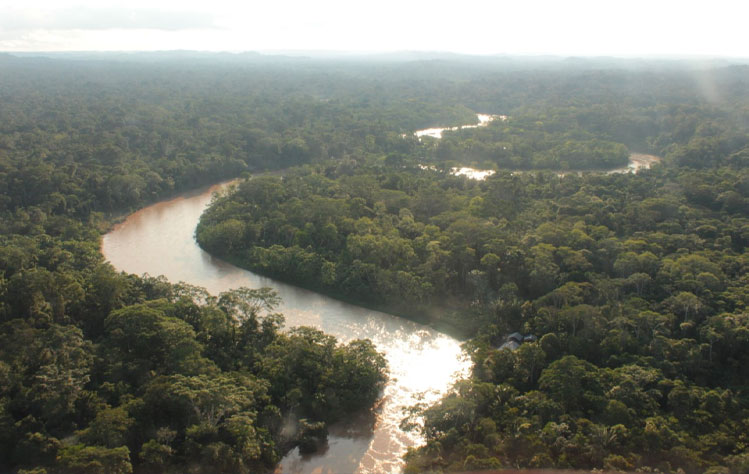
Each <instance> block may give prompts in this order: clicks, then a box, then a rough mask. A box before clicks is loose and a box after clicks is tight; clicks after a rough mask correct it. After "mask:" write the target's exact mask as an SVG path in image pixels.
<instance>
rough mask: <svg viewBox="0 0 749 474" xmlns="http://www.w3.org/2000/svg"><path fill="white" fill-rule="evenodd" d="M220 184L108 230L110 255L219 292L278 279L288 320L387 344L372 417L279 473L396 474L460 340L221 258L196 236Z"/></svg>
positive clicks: (337, 432) (134, 267) (294, 458)
mask: <svg viewBox="0 0 749 474" xmlns="http://www.w3.org/2000/svg"><path fill="white" fill-rule="evenodd" d="M224 187H226V184H223V185H216V186H213V187H210V188H207V189H203V190H201V191H198V192H194V193H190V194H185V195H182V196H180V197H177V198H175V199H171V200H168V201H163V202H159V203H157V204H154V205H152V206H149V207H146V208H144V209H141V210H140V211H138V212H136V213H134V214H132V215H130V216H129V217H128V218H127V219H126V220H125V221H123V222H122V223H120V224H118V225H117V226H115V227H114V229H113V230H112V231H111V232H110V233H108V234H106V235H105V236H104V239H103V242H102V253H103V254H104V257H105V258H106V259H107V260H109V262H111V264H112V265H114V267H115V268H116V269H117V270H122V271H125V272H129V273H135V274H139V275H140V274H143V273H148V274H150V275H153V276H157V275H164V276H166V277H167V278H168V279H169V280H170V281H172V282H175V283H176V282H179V281H184V282H187V283H190V284H193V285H198V286H202V287H204V288H206V289H207V290H208V291H209V292H211V293H212V294H218V293H220V292H222V291H226V290H229V289H231V288H237V287H240V286H246V287H251V288H259V287H264V286H267V287H271V288H274V289H275V290H277V291H278V294H279V295H280V296H281V298H282V299H283V303H282V306H281V307H280V308H279V310H280V312H282V313H283V314H284V315H285V316H286V327H294V326H314V327H317V328H319V329H321V330H323V331H325V332H326V333H328V334H331V335H333V336H335V337H337V338H338V339H339V340H340V341H343V342H345V341H349V340H351V339H356V338H369V339H371V340H372V341H373V342H374V343H375V345H376V346H377V349H378V350H380V351H382V352H384V353H385V355H386V357H387V360H388V363H389V366H390V382H389V383H388V385H387V387H386V388H385V393H384V398H383V403H382V405H381V407H380V409H379V411H378V413H377V416H376V417H374V418H372V419H366V418H365V419H358V420H351V421H350V422H349V423H348V424H347V425H346V424H341V425H338V426H335V427H333V428H332V429H331V434H330V438H329V443H328V448H327V450H326V451H325V452H323V453H319V454H315V455H311V456H300V455H299V453H298V452H297V451H292V452H291V453H289V454H288V455H287V456H286V457H285V458H284V459H283V460H282V462H281V464H280V466H279V467H278V470H277V472H279V473H284V474H286V473H289V474H336V473H340V474H352V473H372V474H375V473H377V474H385V473H397V472H400V470H401V468H402V461H401V456H402V455H403V454H404V453H405V451H406V449H407V448H408V447H410V446H415V445H417V444H419V443H420V442H421V438H420V437H419V436H418V435H417V434H416V433H414V432H403V431H401V430H400V429H399V423H400V421H401V419H402V418H403V412H402V410H403V408H404V407H408V406H411V405H413V404H415V403H417V402H431V401H435V400H437V399H438V398H439V397H440V396H441V395H442V394H443V393H445V391H446V390H447V389H448V388H449V387H450V385H451V383H452V382H453V381H454V380H455V379H456V377H457V376H459V374H462V373H465V372H466V371H467V370H468V366H469V363H468V361H467V360H465V359H463V358H462V354H461V351H460V346H459V342H458V341H457V340H455V339H453V338H452V337H450V336H447V335H445V334H441V333H439V332H437V331H435V330H433V329H431V328H428V327H426V326H422V325H420V324H416V323H414V322H411V321H408V320H405V319H402V318H398V317H396V316H392V315H389V314H385V313H380V312H377V311H372V310H368V309H364V308H360V307H358V306H353V305H350V304H346V303H342V302H340V301H337V300H335V299H332V298H329V297H326V296H323V295H320V294H317V293H314V292H312V291H308V290H304V289H300V288H297V287H294V286H291V285H287V284H284V283H281V282H279V281H276V280H273V279H271V278H265V277H262V276H259V275H256V274H254V273H252V272H249V271H246V270H242V269H240V268H237V267H235V266H233V265H231V264H228V263H226V262H223V261H222V260H220V259H217V258H214V257H212V256H211V255H209V254H207V253H206V252H204V251H202V250H201V249H200V248H199V247H198V245H197V244H196V243H195V239H194V231H195V227H196V226H197V223H198V219H199V217H200V214H201V213H202V212H203V210H204V209H205V207H206V206H207V205H208V203H209V202H210V200H211V195H212V193H213V192H216V191H219V190H221V189H222V188H224Z"/></svg>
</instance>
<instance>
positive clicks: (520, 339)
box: [507, 332, 523, 342]
mask: <svg viewBox="0 0 749 474" xmlns="http://www.w3.org/2000/svg"><path fill="white" fill-rule="evenodd" d="M507 340H508V341H517V342H523V335H522V334H520V333H519V332H514V333H512V334H510V335H509V336H507Z"/></svg>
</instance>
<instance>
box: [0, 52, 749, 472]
mask: <svg viewBox="0 0 749 474" xmlns="http://www.w3.org/2000/svg"><path fill="white" fill-rule="evenodd" d="M0 62H2V67H0V84H1V86H0V103H2V107H1V108H0V470H2V471H14V470H19V472H39V473H41V472H57V471H59V472H81V473H84V472H85V473H93V472H122V473H129V472H133V471H135V472H185V471H187V470H190V471H191V472H192V471H193V470H194V471H196V472H197V471H200V470H201V469H202V470H204V471H205V472H208V471H210V472H232V473H234V472H262V471H265V470H268V469H270V468H272V467H273V466H274V465H275V464H276V463H277V462H278V460H279V459H280V457H281V456H282V455H283V454H284V453H285V452H287V451H288V450H289V449H291V448H293V447H294V446H300V448H301V449H302V450H312V449H317V448H318V447H320V446H322V445H324V442H325V437H326V433H327V431H326V430H327V426H328V423H330V422H332V421H334V420H336V419H341V418H343V417H346V416H348V415H349V414H351V413H352V412H354V411H356V410H359V409H367V408H370V407H371V406H372V404H373V403H374V401H375V400H376V399H377V397H378V396H379V394H380V392H381V389H382V387H383V384H384V381H385V377H386V367H385V361H384V358H383V357H382V355H380V354H378V353H377V352H376V350H375V349H374V347H373V346H372V345H371V343H369V342H367V341H352V342H349V343H348V344H345V345H340V344H338V343H337V342H336V341H335V340H334V339H332V338H331V337H329V336H326V335H324V334H322V333H320V332H319V331H316V330H314V329H310V328H301V329H296V330H293V331H289V332H283V331H282V326H283V317H282V316H281V315H278V314H274V313H272V311H273V310H274V308H275V307H276V306H277V305H278V299H277V297H276V296H275V294H274V293H273V292H272V291H270V290H266V289H237V290H234V291H232V292H228V293H225V294H222V295H218V296H217V297H213V296H211V295H208V294H207V293H206V292H205V291H204V290H202V289H198V288H192V287H189V286H188V285H172V284H170V283H168V282H166V281H164V280H163V279H160V278H152V277H148V276H143V277H136V276H132V275H122V274H118V273H116V272H115V271H114V269H113V268H112V267H111V266H110V265H108V264H106V263H104V262H103V258H102V256H101V254H100V253H99V243H100V242H99V238H100V233H101V232H102V231H103V230H104V229H106V228H107V227H108V226H109V225H111V217H112V216H113V215H117V214H120V213H123V212H127V211H128V210H132V209H135V208H137V207H140V206H142V205H144V204H146V203H148V202H151V201H154V200H156V199H159V198H162V197H165V196H168V195H170V194H173V193H175V192H177V191H182V190H187V189H193V188H195V187H197V186H199V185H202V184H207V183H212V182H215V181H217V180H220V179H225V178H229V177H235V176H238V175H240V174H243V175H244V176H245V177H247V178H249V179H246V180H245V181H244V182H243V183H241V184H240V185H238V186H237V189H236V191H235V192H234V193H233V194H230V195H227V196H221V197H218V198H217V199H216V200H215V201H214V202H213V204H212V206H211V208H210V210H209V211H208V212H207V213H206V214H205V215H204V217H203V219H202V220H201V224H200V227H199V228H198V229H197V237H198V239H199V241H200V243H201V245H203V246H204V247H205V248H207V249H209V250H211V251H212V252H214V253H220V254H222V255H224V256H227V257H229V258H231V259H232V260H233V261H236V262H237V263H240V264H243V265H246V266H250V267H252V268H255V269H257V270H260V271H262V272H264V273H268V274H271V275H274V276H277V277H281V278H284V279H286V280H289V281H292V282H295V283H297V284H301V285H304V286H308V287H311V288H314V289H318V290H323V291H326V292H329V293H332V294H334V295H336V296H339V297H344V298H348V299H352V300H355V301H358V302H361V303H365V304H368V305H372V306H377V307H381V308H384V309H387V310H390V311H394V312H399V313H401V314H408V315H410V316H412V317H419V318H422V319H424V320H429V321H431V322H432V323H434V324H436V325H439V326H440V327H443V328H444V327H449V328H451V329H452V330H454V331H456V332H462V333H463V334H469V335H471V336H475V339H474V340H473V341H472V342H471V344H470V346H471V347H472V353H471V355H472V357H473V360H474V370H473V373H472V376H471V377H470V379H469V380H467V381H463V382H461V383H459V384H458V385H456V387H455V389H454V391H453V392H451V393H450V394H449V395H448V396H447V397H446V398H445V399H443V400H442V401H441V402H439V403H438V404H436V405H434V406H432V407H429V408H427V409H426V411H425V412H424V419H425V423H424V434H425V435H426V445H425V446H424V447H422V448H420V449H417V450H413V451H411V452H410V453H409V455H408V465H407V467H406V470H407V471H408V472H420V471H426V472H429V471H437V472H439V471H450V470H452V471H465V470H471V469H473V470H478V469H498V468H500V467H534V468H549V467H553V468H577V469H612V470H633V469H642V470H654V469H658V470H660V471H663V472H678V471H679V470H683V471H685V472H690V473H691V472H702V471H709V472H736V473H739V472H746V470H747V469H746V466H747V464H749V463H747V454H746V452H745V451H746V447H745V445H746V433H747V431H748V430H749V428H748V426H749V422H747V420H749V413H747V406H748V405H747V397H746V386H745V385H746V384H745V381H746V379H747V377H749V372H748V371H749V357H748V356H747V351H746V349H745V348H746V346H747V342H749V318H748V317H747V315H746V310H747V308H748V307H749V292H748V291H747V287H748V284H749V281H747V276H746V275H747V274H749V271H747V270H749V259H748V258H747V256H746V252H745V249H746V247H747V246H748V245H749V219H748V218H747V215H746V214H747V199H749V175H747V171H746V169H747V167H746V165H747V163H749V159H747V157H748V156H749V152H747V147H748V146H749V138H748V137H747V125H746V124H747V121H746V110H747V108H746V107H747V100H746V99H747V97H746V87H745V83H746V70H745V68H743V67H730V68H724V69H713V70H709V71H706V73H709V74H710V75H711V77H712V79H713V80H714V81H715V83H716V84H717V85H718V86H719V87H718V90H720V91H721V97H720V98H719V99H718V100H717V101H716V100H714V98H712V99H711V100H707V99H706V98H704V97H703V96H702V95H701V92H700V89H699V85H698V84H696V83H695V81H694V80H693V78H692V77H691V76H690V75H689V74H685V72H684V71H683V70H682V69H681V68H680V67H675V66H673V65H669V66H668V67H652V66H645V67H644V68H643V67H634V68H631V69H628V70H623V69H617V68H618V66H616V65H614V66H611V67H609V66H607V67H606V68H603V69H602V68H599V67H597V66H595V67H591V66H584V67H582V68H576V67H567V66H565V67H559V66H554V65H544V66H539V67H537V68H535V69H534V68H529V67H528V65H526V64H520V63H515V62H513V61H508V62H500V63H501V64H500V63H497V64H494V63H492V62H491V61H488V62H482V63H480V64H479V63H470V62H466V63H460V64H457V63H454V62H451V61H444V62H443V61H435V62H427V63H418V64H416V65H414V64H410V63H404V64H389V65H383V64H377V65H374V66H372V65H367V64H348V65H342V64H338V63H336V64H332V63H325V62H315V61H310V62H306V61H305V62H304V64H303V65H302V64H301V63H298V62H284V61H279V62H277V63H276V62H268V63H252V62H251V63H248V64H246V65H241V66H238V65H236V64H235V65H228V64H223V63H217V64H213V63H211V64H210V65H200V64H194V63H186V62H181V61H172V62H167V63H164V64H150V65H146V64H141V63H138V62H137V61H136V62H135V63H118V62H98V61H76V62H75V64H73V63H71V62H69V61H66V60H59V59H58V60H52V61H46V60H37V59H31V58H27V59H22V58H10V59H7V58H0ZM474 111H482V112H488V113H497V114H507V115H508V116H509V117H508V119H507V120H506V121H505V120H499V119H498V120H495V121H494V122H492V123H491V124H490V125H488V126H486V127H481V128H464V129H461V130H456V131H453V132H446V133H445V136H444V137H443V138H442V139H440V140H433V139H429V138H424V139H422V140H418V139H417V138H415V137H413V136H412V135H411V134H412V132H413V131H414V130H416V129H419V128H425V127H429V126H437V125H440V126H454V125H459V124H468V123H473V122H475V114H474ZM629 150H635V151H639V152H643V153H654V154H657V155H660V156H663V157H664V160H663V163H662V166H660V167H657V168H655V169H653V170H651V171H643V172H641V173H640V174H638V175H637V176H631V175H611V176H609V175H604V174H584V175H582V176H577V175H576V174H568V175H566V176H564V177H561V176H558V175H557V174H555V173H552V172H548V171H538V172H533V173H518V172H517V171H522V170H531V169H533V170H577V169H597V170H605V169H609V168H612V167H617V166H623V165H624V164H625V163H626V161H627V156H628V153H629ZM297 165H304V166H302V167H298V168H294V169H287V170H286V171H285V172H284V175H283V177H274V176H250V175H248V172H249V171H253V172H254V171H258V170H267V169H279V168H288V167H290V166H297ZM425 165H426V166H433V167H434V169H429V168H427V169H422V166H425ZM458 165H474V166H479V167H486V168H491V169H495V170H500V171H499V172H498V173H497V174H495V175H494V176H492V177H491V178H489V179H487V180H486V181H483V182H476V181H471V180H468V179H465V178H461V177H456V176H451V175H449V173H446V172H445V171H446V170H448V169H449V168H450V167H452V166H458ZM502 169H509V170H512V171H514V172H510V171H501V170H502ZM514 331H522V332H523V333H524V334H526V333H533V334H535V335H536V336H538V338H539V341H538V342H537V343H534V342H531V343H526V344H523V345H522V346H521V347H520V348H519V349H518V350H517V351H514V352H513V351H508V350H498V349H497V347H498V346H499V345H500V344H501V343H502V342H503V341H502V338H503V335H504V334H507V333H510V332H514ZM284 427H285V428H286V429H284Z"/></svg>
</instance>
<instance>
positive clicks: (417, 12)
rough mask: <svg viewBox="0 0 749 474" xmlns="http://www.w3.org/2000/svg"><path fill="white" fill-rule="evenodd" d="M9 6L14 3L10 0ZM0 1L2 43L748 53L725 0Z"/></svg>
mask: <svg viewBox="0 0 749 474" xmlns="http://www.w3.org/2000/svg"><path fill="white" fill-rule="evenodd" d="M14 4H15V5H14ZM20 5H22V6H19V3H18V2H8V1H2V0H0V50H24V49H25V50H34V49H37V50H41V49H47V50H50V49H53V50H66V49H68V50H70V49H78V50H107V49H109V50H137V49H198V50H228V51H242V50H282V49H325V50H357V51H392V50H444V51H455V52H464V53H478V54H496V53H516V54H517V53H535V54H539V53H540V54H542V53H552V54H571V55H574V54H577V55H605V54H609V55H664V54H682V55H689V54H694V55H725V56H744V57H749V41H746V38H745V37H746V35H745V33H744V25H743V22H744V18H746V17H747V16H748V15H747V14H749V6H745V5H744V4H743V2H736V1H731V0H713V1H711V2H710V3H709V4H705V3H704V2H697V1H690V0H681V1H676V0H628V1H627V2H624V1H617V2H613V1H603V0H567V1H563V0H525V1H517V0H513V1H508V0H461V1H459V2H458V1H455V0H453V1H449V2H448V1H444V0H431V1H427V0H380V1H378V2H362V1H351V0H346V1H344V0H316V1H309V0H304V1H302V0H276V1H273V2H271V1H249V2H236V1H233V0H232V1H230V0H214V1H211V2H205V1H197V0H181V1H176V0H170V1H146V0H129V1H127V2H125V1H121V0H117V1H113V2H102V1H93V0H78V1H69V0H57V1H53V0H38V1H31V2H28V3H24V4H20Z"/></svg>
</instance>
